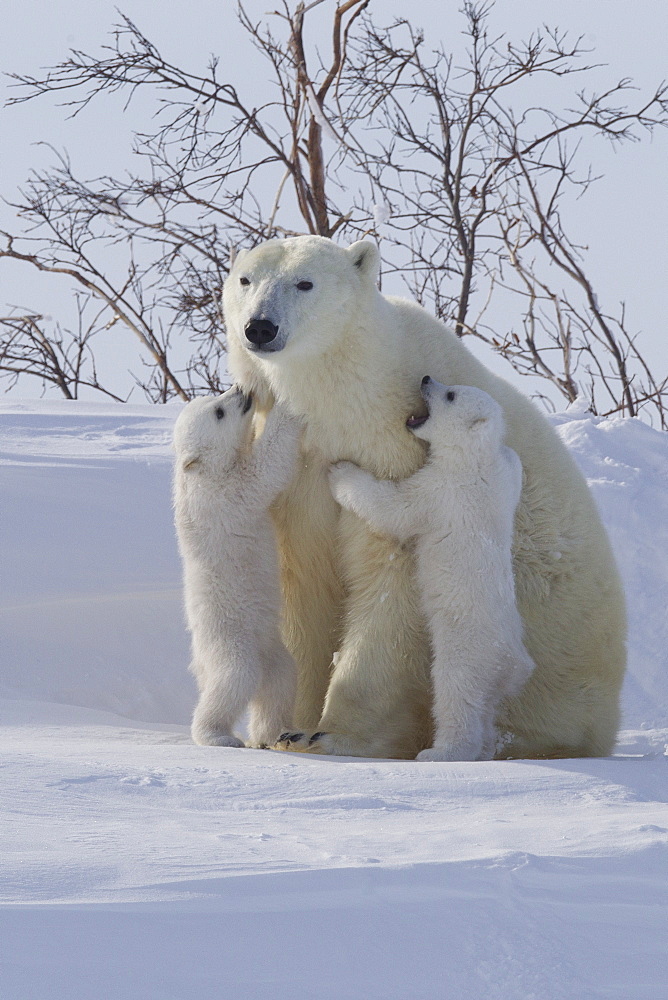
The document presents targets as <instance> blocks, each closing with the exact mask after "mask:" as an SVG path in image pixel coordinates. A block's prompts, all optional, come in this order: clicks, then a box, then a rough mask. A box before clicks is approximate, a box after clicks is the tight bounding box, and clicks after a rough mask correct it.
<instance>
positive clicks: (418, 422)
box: [406, 413, 429, 430]
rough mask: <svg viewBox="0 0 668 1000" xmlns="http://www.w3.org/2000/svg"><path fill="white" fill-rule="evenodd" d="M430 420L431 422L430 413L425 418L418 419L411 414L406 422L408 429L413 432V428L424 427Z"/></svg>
mask: <svg viewBox="0 0 668 1000" xmlns="http://www.w3.org/2000/svg"><path fill="white" fill-rule="evenodd" d="M428 420H429V414H428V413H425V414H424V416H422V417H416V416H414V415H413V414H411V415H410V417H409V418H408V420H407V421H406V427H408V428H409V429H410V430H413V428H415V427H422V425H423V424H426V423H427V421H428Z"/></svg>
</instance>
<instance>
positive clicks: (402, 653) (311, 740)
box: [279, 513, 432, 759]
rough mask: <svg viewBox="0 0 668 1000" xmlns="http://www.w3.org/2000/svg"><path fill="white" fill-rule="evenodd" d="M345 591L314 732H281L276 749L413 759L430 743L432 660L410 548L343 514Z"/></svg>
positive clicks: (297, 727) (311, 728)
mask: <svg viewBox="0 0 668 1000" xmlns="http://www.w3.org/2000/svg"><path fill="white" fill-rule="evenodd" d="M340 542H341V553H342V560H343V564H344V567H343V568H344V578H345V581H346V583H347V584H348V588H349V598H348V603H347V611H346V615H345V619H344V628H345V633H344V638H343V641H342V642H341V644H340V646H339V651H338V654H337V656H336V658H335V664H334V669H333V673H332V678H331V682H330V686H329V690H328V692H327V698H326V701H325V708H324V712H323V714H322V717H321V718H320V720H319V722H318V724H317V726H313V727H310V728H307V727H303V730H301V731H299V728H300V727H299V726H296V727H295V731H294V732H289V733H286V734H284V739H283V740H282V741H281V742H280V744H279V748H280V749H285V750H297V751H306V752H308V753H326V754H335V755H338V756H351V757H394V758H400V759H412V758H414V757H415V755H416V754H417V753H418V751H420V750H422V749H423V748H424V747H426V746H429V745H430V743H431V731H432V730H431V711H430V702H431V690H430V677H429V665H430V659H431V652H430V645H429V640H428V635H427V626H426V622H425V620H424V617H423V615H422V612H421V608H420V601H419V595H418V591H417V584H416V581H415V573H414V562H415V560H414V556H413V552H412V548H411V547H410V546H403V545H400V544H399V543H397V542H396V541H393V540H392V539H389V538H386V537H382V536H378V535H374V534H372V533H371V532H370V531H369V529H368V528H367V527H366V525H365V524H364V523H363V522H362V521H360V520H359V518H356V517H354V516H353V515H352V514H348V513H344V514H342V520H341V539H340Z"/></svg>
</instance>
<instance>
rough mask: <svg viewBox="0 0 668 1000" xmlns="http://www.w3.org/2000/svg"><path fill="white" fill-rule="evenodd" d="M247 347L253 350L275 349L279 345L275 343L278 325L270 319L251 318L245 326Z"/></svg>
mask: <svg viewBox="0 0 668 1000" xmlns="http://www.w3.org/2000/svg"><path fill="white" fill-rule="evenodd" d="M244 333H245V335H246V340H247V341H248V343H247V345H246V346H247V347H248V348H249V350H251V351H275V350H278V349H280V348H278V345H276V344H274V341H275V340H276V336H277V334H278V327H277V326H276V325H275V324H274V323H272V322H271V320H270V319H251V320H249V321H248V323H246V326H245V328H244Z"/></svg>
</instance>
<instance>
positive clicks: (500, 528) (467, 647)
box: [329, 375, 534, 760]
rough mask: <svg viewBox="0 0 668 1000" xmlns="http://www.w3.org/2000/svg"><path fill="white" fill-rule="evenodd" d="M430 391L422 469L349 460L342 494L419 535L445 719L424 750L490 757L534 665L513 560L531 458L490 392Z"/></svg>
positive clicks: (374, 520)
mask: <svg viewBox="0 0 668 1000" xmlns="http://www.w3.org/2000/svg"><path fill="white" fill-rule="evenodd" d="M421 391H422V398H423V399H424V402H425V406H426V410H427V412H426V414H425V415H424V416H420V417H418V418H415V417H413V418H409V421H408V426H409V428H410V430H411V431H412V432H413V434H415V435H416V436H417V437H419V438H421V439H422V440H423V441H427V443H428V444H429V455H428V458H427V461H426V462H425V464H424V465H423V466H422V468H421V469H419V470H418V471H417V472H416V473H414V474H413V475H412V476H409V477H408V479H402V480H400V481H399V482H396V483H395V482H392V481H391V480H387V479H384V480H378V479H376V478H375V476H372V475H371V473H370V472H367V471H366V470H364V469H360V468H359V466H357V465H353V464H352V463H350V462H339V463H338V464H336V465H333V466H332V469H331V472H330V476H329V480H330V485H331V487H332V492H333V493H334V496H335V498H336V500H337V502H338V503H339V504H341V506H342V507H345V509H346V510H350V511H352V512H353V513H354V514H357V516H358V517H361V518H362V519H363V520H364V521H366V522H367V524H369V525H370V527H371V528H372V529H373V530H374V531H376V532H379V533H381V534H386V535H392V536H393V537H396V538H398V539H399V540H400V541H402V542H408V541H409V540H410V539H411V538H415V540H416V541H415V555H416V558H417V580H418V587H419V591H420V598H421V601H422V608H423V610H424V613H425V617H426V619H427V622H428V624H429V632H430V636H431V644H432V652H433V661H432V665H431V679H432V685H433V691H434V704H433V715H434V728H435V734H434V744H433V746H432V747H431V748H430V749H428V750H423V751H422V752H421V753H419V754H418V760H480V759H483V758H489V757H491V756H492V755H493V753H494V751H495V749H496V743H497V733H496V730H495V727H494V723H495V719H496V715H497V710H498V707H499V705H500V703H501V701H502V700H503V699H504V698H507V697H510V696H513V695H517V694H519V692H520V691H521V689H522V687H523V686H524V684H525V683H526V681H527V680H528V679H529V676H530V675H531V673H532V672H533V668H534V664H533V661H532V659H531V657H530V656H529V654H528V653H527V651H526V649H525V648H524V643H523V624H522V619H521V617H520V614H519V611H518V610H517V604H516V602H515V582H514V579H513V567H512V558H511V548H512V542H513V526H514V519H515V511H516V509H517V505H518V503H519V500H520V493H521V491H522V466H521V463H520V460H519V458H518V457H517V455H516V454H515V452H514V451H512V450H511V449H510V448H507V447H506V446H505V445H504V444H503V435H504V420H503V411H502V409H501V407H500V406H499V404H498V403H497V402H496V400H494V399H492V397H491V396H490V395H489V394H488V393H486V392H483V391H482V390H481V389H475V388H473V387H472V386H444V385H441V384H440V382H435V381H434V380H433V379H431V378H430V377H429V376H428V375H426V376H425V377H424V378H423V379H422V390H421Z"/></svg>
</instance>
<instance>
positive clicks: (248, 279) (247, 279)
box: [239, 277, 250, 285]
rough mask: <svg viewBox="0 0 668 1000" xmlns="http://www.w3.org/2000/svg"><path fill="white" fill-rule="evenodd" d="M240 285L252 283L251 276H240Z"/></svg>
mask: <svg viewBox="0 0 668 1000" xmlns="http://www.w3.org/2000/svg"><path fill="white" fill-rule="evenodd" d="M239 284H240V285H250V278H246V277H242V278H239Z"/></svg>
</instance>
